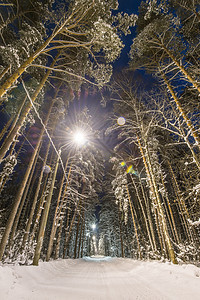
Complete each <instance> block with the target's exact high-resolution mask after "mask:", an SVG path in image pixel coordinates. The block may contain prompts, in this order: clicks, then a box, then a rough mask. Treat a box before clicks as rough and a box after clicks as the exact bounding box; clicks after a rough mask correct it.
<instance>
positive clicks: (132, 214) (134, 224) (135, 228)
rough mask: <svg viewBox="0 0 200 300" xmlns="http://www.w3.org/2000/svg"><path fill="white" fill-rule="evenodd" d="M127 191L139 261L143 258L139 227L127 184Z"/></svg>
mask: <svg viewBox="0 0 200 300" xmlns="http://www.w3.org/2000/svg"><path fill="white" fill-rule="evenodd" d="M126 190H127V194H128V200H129V206H130V210H131V216H132V221H133V226H134V230H135V236H136V240H137V246H138V255H139V259H141V258H142V256H141V250H140V241H139V237H138V232H137V226H136V222H135V217H134V213H133V207H132V202H131V197H130V193H129V189H128V185H127V184H126Z"/></svg>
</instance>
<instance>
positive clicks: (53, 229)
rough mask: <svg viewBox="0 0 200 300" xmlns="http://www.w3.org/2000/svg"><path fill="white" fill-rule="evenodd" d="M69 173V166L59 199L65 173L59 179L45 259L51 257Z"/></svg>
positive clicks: (47, 259)
mask: <svg viewBox="0 0 200 300" xmlns="http://www.w3.org/2000/svg"><path fill="white" fill-rule="evenodd" d="M68 161H69V158H68V159H67V162H66V165H65V171H66V169H67V166H68ZM70 173H71V167H70V169H69V172H68V177H67V182H66V184H65V190H64V192H63V196H62V199H61V201H60V198H61V194H62V189H63V183H64V180H65V173H64V174H63V177H62V180H61V184H60V190H59V194H58V199H57V205H56V210H55V213H54V219H53V224H52V228H51V234H50V238H49V245H48V250H47V255H46V261H49V259H50V257H51V253H52V249H53V241H54V237H55V234H56V229H57V226H58V220H59V218H60V213H61V211H62V207H63V202H64V197H65V193H66V190H67V187H68V181H69V177H70ZM58 210H59V211H58Z"/></svg>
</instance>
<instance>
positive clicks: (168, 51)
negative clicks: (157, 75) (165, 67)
mask: <svg viewBox="0 0 200 300" xmlns="http://www.w3.org/2000/svg"><path fill="white" fill-rule="evenodd" d="M161 45H162V48H163V49H164V50H165V52H166V53H167V54H168V56H169V57H170V58H171V60H172V61H173V63H174V64H175V65H176V66H177V67H178V69H179V70H180V71H181V72H182V74H183V75H184V76H185V78H186V79H187V80H188V81H189V82H190V83H191V84H192V85H193V87H194V88H196V89H197V90H198V92H199V93H200V86H199V84H198V83H197V81H196V80H194V79H193V78H192V77H191V75H190V74H189V73H188V72H187V70H186V69H185V68H184V67H183V66H182V65H181V64H180V63H179V61H178V60H177V59H176V58H175V56H174V55H173V54H172V52H171V51H170V50H169V49H168V48H167V47H166V46H165V45H164V44H163V43H161Z"/></svg>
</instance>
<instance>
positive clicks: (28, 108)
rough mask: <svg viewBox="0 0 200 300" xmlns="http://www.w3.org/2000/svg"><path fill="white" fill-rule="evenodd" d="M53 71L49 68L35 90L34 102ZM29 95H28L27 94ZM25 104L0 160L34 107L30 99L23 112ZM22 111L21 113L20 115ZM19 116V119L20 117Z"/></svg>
mask: <svg viewBox="0 0 200 300" xmlns="http://www.w3.org/2000/svg"><path fill="white" fill-rule="evenodd" d="M56 59H57V56H56V58H55V59H54V61H53V62H52V64H51V67H53V66H54V65H55V63H56ZM50 73H51V70H48V71H47V72H46V74H45V75H44V77H43V79H42V81H41V83H40V85H39V86H38V88H37V90H36V91H35V93H34V94H33V97H32V102H34V101H35V100H36V99H37V96H38V95H39V93H40V92H41V90H42V88H43V86H44V84H45V83H46V81H47V79H48V77H49V75H50ZM26 97H27V96H26ZM26 97H25V99H24V102H23V105H24V103H25V100H26ZM23 105H22V106H21V108H20V111H19V113H18V115H17V118H16V119H15V124H14V125H15V126H12V130H11V131H10V132H9V134H8V136H7V137H6V139H5V141H4V143H3V145H2V147H1V149H0V161H1V160H2V159H3V157H4V156H5V155H6V152H7V151H8V149H9V148H10V145H11V144H12V142H13V139H14V138H15V136H16V134H17V133H18V132H19V130H20V128H21V127H22V125H23V123H24V121H25V119H26V117H27V115H28V113H29V112H30V110H31V108H32V104H31V102H30V101H29V102H28V103H27V105H26V107H25V108H24V110H23V111H22V113H21V110H22V107H23ZM20 113H21V115H20ZM19 116H20V118H19ZM18 118H19V119H18Z"/></svg>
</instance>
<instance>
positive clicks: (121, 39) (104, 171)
mask: <svg viewBox="0 0 200 300" xmlns="http://www.w3.org/2000/svg"><path fill="white" fill-rule="evenodd" d="M119 2H120V1H119ZM199 37H200V3H199V1H198V0H146V1H141V3H140V5H139V7H138V10H137V11H135V10H133V11H132V12H131V13H127V12H124V11H121V10H120V5H119V3H118V1H117V0H43V1H42V0H34V1H32V0H26V1H24V0H4V1H0V241H1V242H0V260H1V261H2V263H11V262H16V261H17V262H19V263H20V264H23V265H29V264H33V265H35V266H37V265H38V264H39V260H40V259H41V260H43V261H49V260H52V259H58V258H63V259H65V258H74V259H76V258H81V257H83V256H90V255H97V254H99V255H105V256H111V257H123V258H124V257H127V258H134V259H138V260H147V259H151V260H161V261H171V262H172V263H174V264H178V263H180V262H184V263H193V264H198V262H199V260H200V182H199V179H200V131H199V120H200V114H199V108H200V101H199V99H200V98H199V97H200V81H199V70H200V61H199V53H200V40H199ZM130 40H131V46H130V49H129V50H128V51H127V52H126V57H127V60H128V62H127V63H124V64H120V65H119V64H118V63H117V62H118V61H119V60H120V55H122V53H124V52H123V51H126V49H127V47H126V43H127V41H130Z"/></svg>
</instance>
